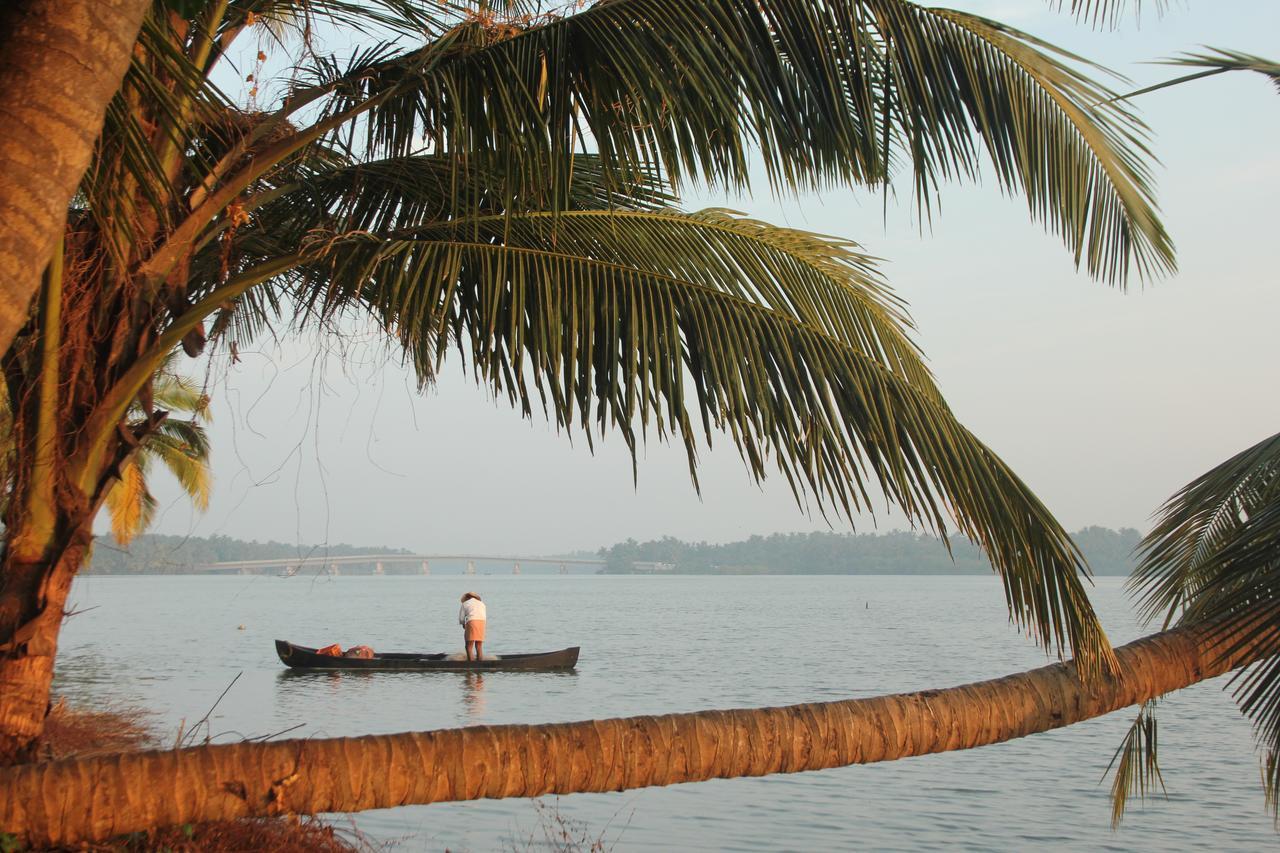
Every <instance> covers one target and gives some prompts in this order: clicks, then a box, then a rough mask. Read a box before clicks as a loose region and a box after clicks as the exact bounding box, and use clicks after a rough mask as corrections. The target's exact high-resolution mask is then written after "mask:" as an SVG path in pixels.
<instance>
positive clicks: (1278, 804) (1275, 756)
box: [1262, 749, 1280, 820]
mask: <svg viewBox="0 0 1280 853" xmlns="http://www.w3.org/2000/svg"><path fill="white" fill-rule="evenodd" d="M1262 788H1263V791H1264V792H1265V793H1266V802H1267V808H1268V809H1270V810H1271V819H1272V820H1280V751H1277V750H1275V749H1268V750H1266V752H1265V754H1264V755H1263V758H1262Z"/></svg>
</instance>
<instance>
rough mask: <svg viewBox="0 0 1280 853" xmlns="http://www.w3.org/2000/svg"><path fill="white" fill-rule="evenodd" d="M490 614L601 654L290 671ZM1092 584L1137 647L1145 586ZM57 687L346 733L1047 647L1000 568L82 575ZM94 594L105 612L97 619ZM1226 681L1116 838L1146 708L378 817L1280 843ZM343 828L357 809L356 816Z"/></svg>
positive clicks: (397, 645) (162, 721)
mask: <svg viewBox="0 0 1280 853" xmlns="http://www.w3.org/2000/svg"><path fill="white" fill-rule="evenodd" d="M468 589H474V590H476V591H477V592H479V593H480V594H481V595H482V596H483V597H484V600H485V603H486V604H487V606H488V609H489V638H488V641H487V643H486V650H487V651H491V652H493V653H497V654H501V653H502V652H504V651H508V652H519V651H544V650H550V649H558V648H562V647H564V646H569V645H581V646H582V658H581V660H580V661H579V664H578V669H577V670H576V672H574V673H565V674H557V673H492V674H489V675H485V676H483V677H476V676H474V675H471V676H468V675H465V674H459V673H365V674H350V673H345V674H336V675H335V674H328V675H326V674H319V675H301V676H300V675H287V674H286V671H285V669H284V667H283V666H282V665H281V664H280V662H279V660H278V659H277V658H276V655H275V650H274V648H273V646H272V640H274V639H275V638H277V637H279V638H283V639H290V640H293V641H295V642H298V643H302V644H304V645H312V646H321V645H327V644H329V643H334V642H336V643H341V644H342V645H343V646H344V647H345V646H350V645H355V644H357V643H364V644H368V645H371V646H373V647H374V648H375V649H380V650H384V651H422V650H441V651H454V650H458V651H460V650H461V641H462V633H461V629H459V628H458V627H457V625H456V621H455V620H456V618H457V611H458V599H459V596H460V595H461V594H462V592H464V591H465V590H468ZM1093 595H1094V599H1095V602H1096V606H1097V607H1098V609H1099V612H1100V613H1101V614H1102V618H1103V623H1104V625H1105V626H1106V627H1107V630H1108V631H1109V633H1110V636H1111V637H1112V639H1113V641H1115V642H1117V643H1119V642H1125V641H1128V640H1130V639H1133V638H1134V637H1137V636H1139V635H1141V634H1143V633H1148V632H1147V631H1144V630H1141V629H1140V628H1139V627H1138V626H1137V625H1136V624H1135V622H1134V618H1133V616H1132V608H1131V607H1130V605H1129V603H1128V600H1127V599H1126V597H1125V595H1124V593H1123V590H1122V579H1119V578H1103V579H1100V580H1099V581H1098V582H1097V585H1096V586H1095V587H1094V592H1093ZM71 603H72V606H73V607H75V608H79V609H81V610H84V612H82V613H80V614H79V615H76V616H75V617H73V618H72V619H71V620H70V621H69V622H68V623H67V625H66V628H65V630H64V632H63V640H62V646H61V651H60V654H59V659H58V672H57V678H56V684H55V689H56V690H57V691H59V692H61V693H62V694H64V695H66V696H68V697H70V698H71V699H73V700H76V701H78V702H81V703H84V704H91V705H102V704H109V703H116V704H132V705H137V706H142V707H145V708H148V709H151V710H152V711H153V712H154V715H155V722H156V723H157V725H158V727H159V729H160V730H161V731H164V732H169V733H171V734H172V735H176V733H177V731H178V728H179V726H180V725H181V724H183V721H185V724H186V725H187V726H190V725H191V724H192V723H193V722H194V721H196V720H199V719H200V718H201V717H203V716H204V715H205V714H206V712H207V711H209V709H210V707H211V706H212V705H213V704H214V702H215V701H216V700H217V699H218V696H219V694H220V693H221V692H222V691H223V690H224V689H225V688H226V687H227V685H228V684H230V683H231V682H232V680H233V679H235V678H236V677H237V675H238V676H239V678H238V680H236V681H235V684H234V686H233V687H231V689H230V690H229V691H228V692H227V694H226V696H225V697H224V698H223V699H222V701H221V703H220V704H218V706H217V709H216V710H215V711H214V713H213V714H212V716H211V732H210V733H211V734H212V735H214V737H215V740H219V741H227V740H236V739H239V738H240V737H242V736H261V735H269V734H272V733H274V732H279V731H282V730H284V729H288V728H289V727H291V726H296V725H299V724H303V728H301V729H299V730H297V731H296V732H295V733H294V734H292V735H291V736H310V737H326V736H343V735H359V734H369V733H378V732H398V731H409V730H422V729H434V728H450V727H454V726H466V725H477V724H490V723H539V722H551V721H565V720H578V719H587V718H593V717H612V716H628V715H635V714H660V713H667V712H673V711H695V710H704V709H708V708H732V707H759V706H766V705H782V704H790V703H797V702H806V701H821V700H829V699H837V698H847V697H860V696H874V695H878V694H882V693H891V692H899V691H910V690H920V689H925V688H937V687H948V686H952V685H956V684H961V683H965V682H968V681H973V680H977V679H981V678H988V677H993V676H998V675H1004V674H1007V673H1010V672H1015V671H1019V670H1023V669H1026V668H1029V667H1034V666H1040V665H1043V664H1044V663H1045V662H1046V658H1045V656H1044V654H1043V652H1041V651H1039V650H1038V649H1037V648H1036V647H1035V646H1034V645H1033V644H1032V643H1031V642H1030V641H1029V640H1028V639H1027V638H1026V637H1024V636H1022V635H1021V634H1020V633H1019V632H1018V631H1017V630H1016V629H1014V628H1013V627H1012V626H1010V625H1009V624H1008V621H1007V616H1006V611H1005V609H1004V603H1003V596H1002V594H1001V590H1000V586H999V583H998V581H996V580H995V579H994V578H986V577H876V576H840V577H831V576H822V577H817V576H811V577H776V576H775V577H651V576H645V577H640V576H563V577H562V576H532V575H521V576H497V575H494V576H479V577H463V576H458V575H454V576H446V575H435V576H430V577H394V576H388V577H332V578H331V577H328V576H324V577H307V576H303V575H298V576H295V577H292V578H277V577H92V576H90V577H83V578H80V579H78V580H77V581H76V585H75V587H74V589H73V591H72V595H71ZM87 608H92V609H87ZM1223 684H1224V681H1223V679H1218V680H1216V681H1214V682H1210V683H1207V684H1202V685H1199V686H1197V687H1194V688H1191V689H1189V690H1186V691H1183V692H1182V693H1179V694H1175V695H1174V696H1172V697H1170V698H1168V699H1166V700H1164V701H1163V702H1162V703H1161V705H1160V709H1159V717H1158V719H1159V723H1160V750H1161V752H1160V755H1161V759H1162V769H1163V771H1164V778H1165V782H1166V784H1167V785H1168V799H1167V800H1166V799H1164V798H1161V797H1159V796H1157V797H1156V798H1154V799H1148V800H1147V802H1146V803H1145V805H1143V804H1140V803H1133V804H1132V805H1131V807H1130V812H1129V814H1128V815H1127V817H1126V819H1125V822H1124V824H1123V825H1122V827H1121V828H1120V830H1118V831H1116V832H1112V831H1111V829H1110V801H1109V797H1108V793H1109V783H1110V780H1109V779H1108V780H1107V781H1106V782H1104V783H1102V784H1099V780H1100V779H1101V777H1102V775H1103V772H1104V770H1105V769H1106V767H1107V764H1108V762H1109V761H1110V760H1111V757H1112V754H1113V752H1114V751H1115V749H1116V747H1117V746H1118V745H1119V743H1120V739H1121V738H1122V736H1123V734H1124V732H1125V731H1126V729H1127V727H1128V725H1129V723H1130V722H1131V719H1132V716H1133V713H1132V712H1131V711H1129V710H1125V711H1121V712H1119V713H1116V714H1113V715H1111V716H1109V717H1105V718H1102V719H1100V720H1094V721H1090V722H1086V723H1083V724H1081V725H1077V726H1074V727H1071V728H1069V729H1064V730H1061V731H1057V732H1049V733H1046V734H1042V735H1035V736H1032V737H1029V738H1024V739H1022V740H1018V741H1013V742H1011V743H1006V744H1000V745H996V746H990V747H985V748H982V749H977V750H970V751H967V752H958V753H951V754H946V755H935V756H925V757H920V758H912V759H907V760H904V761H897V762H890V763H886V764H878V765H870V766H862V767H849V768H841V769H837V770H825V771H820V772H816V773H801V774H794V775H785V776H772V777H768V778H763V779H740V780H717V781H713V782H703V783H698V784H691V785H677V786H672V787H668V788H654V789H645V790H639V791H625V792H621V793H615V794H578V795H573V796H567V797H561V798H559V799H556V798H544V799H543V800H541V801H538V803H540V805H536V804H535V803H534V802H533V801H529V800H482V801H477V802H469V803H447V804H440V805H431V806H414V807H407V808H400V809H388V810H383V811H375V812H364V813H361V814H358V815H355V816H354V820H355V824H356V826H357V827H359V829H360V830H361V831H362V832H364V833H366V834H367V835H369V836H371V837H372V838H373V839H375V840H377V841H393V842H396V844H397V849H401V850H444V849H446V848H447V849H450V850H454V851H461V850H473V851H488V850H529V849H534V850H536V849H547V845H546V840H545V835H544V832H545V831H547V830H551V831H558V829H559V828H560V827H559V826H558V821H563V822H564V825H565V827H567V828H568V830H569V831H570V832H571V833H572V834H576V835H578V836H579V837H581V836H584V835H585V836H586V837H587V838H589V839H595V838H603V840H604V841H605V843H606V846H610V847H612V849H615V850H619V851H627V850H671V849H681V850H861V849H886V850H888V849H895V850H933V849H947V850H956V849H972V850H1026V849H1029V848H1041V849H1045V848H1050V849H1113V850H1192V849H1204V848H1209V847H1212V848H1215V849H1218V850H1257V849H1262V848H1274V847H1275V845H1276V843H1277V840H1278V838H1277V834H1276V832H1275V830H1274V828H1273V825H1272V822H1271V819H1270V818H1269V817H1268V816H1267V813H1266V811H1265V809H1264V806H1263V798H1262V790H1261V783H1260V775H1259V769H1258V757H1257V755H1256V754H1255V752H1254V749H1253V741H1252V734H1251V730H1250V726H1249V723H1248V721H1247V720H1245V719H1244V718H1243V717H1241V715H1240V714H1239V712H1238V711H1237V710H1236V707H1235V705H1234V703H1233V702H1232V700H1231V698H1230V696H1229V695H1227V694H1225V693H1224V692H1223V691H1222V686H1223ZM344 820H345V819H339V823H342V822H343V821H344Z"/></svg>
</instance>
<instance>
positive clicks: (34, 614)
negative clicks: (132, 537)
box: [0, 531, 89, 766]
mask: <svg viewBox="0 0 1280 853" xmlns="http://www.w3.org/2000/svg"><path fill="white" fill-rule="evenodd" d="M88 541H89V536H88V532H87V531H83V532H81V533H80V534H79V535H77V536H76V541H75V542H74V543H72V544H70V545H69V546H68V547H66V548H65V549H58V548H56V546H52V543H50V544H51V546H52V547H51V550H54V551H59V550H60V552H61V553H59V554H58V555H57V556H55V557H53V558H51V559H50V558H37V559H34V560H26V559H23V557H24V556H25V555H23V554H19V553H17V552H16V551H15V550H14V549H10V551H9V552H8V553H7V554H6V556H5V560H4V564H3V572H4V574H3V579H2V582H0V766H5V765H10V764H17V763H21V762H25V761H31V760H33V759H34V757H35V750H36V747H37V745H38V743H39V739H40V736H41V735H42V734H43V733H44V722H45V716H46V715H47V712H48V707H49V688H50V686H51V684H52V682H53V661H54V655H55V654H56V652H57V649H58V632H59V631H60V629H61V628H62V615H63V612H64V607H65V605H66V601H67V593H68V592H69V591H70V589H71V581H72V579H73V578H74V577H75V573H76V570H77V569H78V568H79V566H80V563H81V561H83V559H84V557H85V554H86V551H87V546H88Z"/></svg>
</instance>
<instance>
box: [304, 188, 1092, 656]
mask: <svg viewBox="0 0 1280 853" xmlns="http://www.w3.org/2000/svg"><path fill="white" fill-rule="evenodd" d="M305 271H306V274H307V280H306V282H305V284H304V286H303V288H302V290H300V291H299V293H298V298H299V299H300V300H301V302H302V304H303V305H304V306H306V307H307V308H308V309H309V310H310V311H311V312H312V314H313V316H318V317H326V318H327V317H331V316H333V315H335V314H337V313H339V312H341V311H342V310H344V309H349V308H351V307H352V306H354V305H363V306H365V308H366V309H367V310H370V311H372V313H373V314H374V316H375V317H376V318H377V319H378V321H379V322H380V323H381V324H382V325H383V326H384V327H386V328H388V329H390V330H393V332H394V333H395V334H396V335H398V337H399V339H400V341H401V343H402V345H403V346H404V347H405V349H406V350H407V351H408V352H409V353H410V354H411V356H412V358H413V360H414V364H415V366H416V367H417V369H418V371H419V375H420V377H421V378H422V380H423V381H424V382H429V381H431V380H432V378H433V377H434V376H435V375H436V373H437V371H438V369H439V366H440V363H441V361H442V359H443V358H444V357H445V355H446V354H447V352H448V350H449V349H450V348H451V347H456V348H457V349H458V350H459V351H460V352H462V354H463V355H464V358H469V359H470V361H471V366H472V369H473V371H474V372H475V374H476V377H477V379H478V380H479V381H480V382H482V383H483V384H487V385H489V386H490V387H491V388H492V389H493V390H494V392H495V393H496V394H500V395H502V394H505V395H506V396H507V397H508V398H509V399H510V400H511V402H512V403H513V404H514V405H516V406H519V407H520V408H521V409H522V410H523V411H524V412H525V413H526V414H530V413H531V412H532V411H533V409H534V407H535V406H539V405H540V406H541V407H542V408H543V409H544V411H546V412H547V413H548V415H549V416H551V417H554V419H555V421H556V423H557V424H558V425H559V426H560V427H562V428H564V429H566V430H568V431H572V430H573V429H574V428H575V427H580V428H581V429H582V430H583V431H584V432H585V434H586V435H587V437H588V440H590V439H591V437H592V432H593V423H592V422H593V421H594V425H595V429H596V431H598V432H599V433H600V434H603V433H604V432H605V430H606V429H609V428H613V429H616V430H618V431H619V432H621V434H622V436H623V438H624V440H625V441H626V443H627V444H628V446H629V447H631V448H632V450H633V452H634V450H635V448H636V446H637V443H638V442H639V441H640V440H643V439H644V438H645V437H646V436H647V435H648V431H649V430H650V429H653V430H655V431H656V433H657V436H658V437H659V438H660V439H664V438H668V437H671V438H675V439H677V440H680V441H682V442H683V444H684V446H685V449H686V452H687V454H688V458H689V465H690V471H691V473H692V472H693V469H694V465H695V462H696V457H697V452H698V433H699V432H700V433H701V434H702V436H703V438H704V440H705V441H706V442H707V443H708V445H709V444H710V443H711V441H712V437H713V432H725V433H728V434H729V436H730V437H731V438H732V440H733V441H734V443H735V444H736V446H737V448H738V450H739V452H740V454H741V455H742V457H743V459H744V461H746V463H747V465H748V467H749V469H750V470H751V472H752V473H753V475H754V476H755V477H757V478H762V477H764V476H765V474H766V472H767V470H768V469H770V468H775V469H777V470H778V471H780V472H781V473H782V475H783V476H784V477H785V478H786V479H787V481H788V483H789V484H790V485H791V488H792V489H793V491H794V492H795V494H796V497H797V500H798V501H800V502H801V503H802V505H803V504H806V503H807V502H808V501H810V500H813V501H815V502H816V503H817V505H818V506H819V507H822V506H825V505H827V504H832V505H834V506H835V507H836V508H837V509H838V510H839V511H841V512H842V513H844V514H846V515H848V516H849V517H852V516H853V515H855V514H856V513H858V512H860V511H874V507H875V504H876V500H875V499H873V498H872V497H871V492H872V490H876V491H879V492H881V493H882V494H883V495H885V496H886V497H887V498H888V500H890V501H891V502H893V503H895V504H897V505H898V506H899V507H901V508H902V509H903V510H904V511H905V512H906V513H907V515H908V516H910V517H911V518H913V519H914V520H915V521H916V522H918V523H920V524H922V525H924V526H925V527H928V528H930V529H932V530H935V531H937V532H939V533H945V531H946V530H947V529H948V527H949V524H950V523H954V524H955V525H957V527H958V528H959V530H960V531H961V532H963V533H964V534H965V535H967V536H969V537H970V538H972V539H974V540H975V541H977V542H978V543H979V544H980V545H981V546H982V547H983V548H984V549H985V550H986V552H987V553H988V554H989V555H990V556H991V559H992V562H993V564H994V565H995V566H996V567H997V570H998V571H999V572H1000V574H1001V577H1002V579H1003V581H1004V587H1005V593H1006V597H1007V601H1008V604H1009V608H1010V612H1011V615H1012V617H1013V618H1014V619H1015V620H1016V621H1017V622H1018V624H1020V625H1024V626H1026V627H1028V628H1029V629H1030V630H1031V631H1033V632H1034V633H1035V634H1036V635H1037V636H1038V637H1039V638H1040V639H1041V641H1042V642H1043V643H1044V644H1045V645H1046V646H1049V647H1053V646H1056V647H1057V648H1058V649H1060V650H1062V649H1065V647H1066V646H1067V645H1068V644H1069V645H1070V646H1071V648H1073V649H1074V650H1075V651H1076V654H1077V657H1078V660H1079V661H1080V662H1081V666H1082V667H1083V668H1085V669H1086V670H1090V671H1095V672H1096V671H1097V668H1098V667H1099V666H1101V665H1103V663H1104V662H1106V661H1108V660H1109V647H1108V646H1107V644H1106V640H1105V636H1104V635H1103V633H1102V630H1101V628H1100V627H1099V626H1098V624H1097V621H1096V618H1095V616H1094V613H1093V611H1092V608H1091V605H1090V604H1089V601H1088V598H1087V596H1086V595H1085V594H1084V591H1083V588H1082V586H1081V581H1080V577H1079V573H1080V572H1081V571H1082V570H1083V568H1084V567H1083V564H1082V561H1081V559H1080V557H1079V554H1078V553H1077V551H1076V550H1075V548H1074V546H1073V545H1072V544H1071V542H1070V539H1069V538H1068V537H1067V535H1066V534H1065V532H1063V531H1062V530H1061V528H1060V527H1059V526H1058V525H1057V523H1056V522H1055V521H1054V520H1053V518H1052V516H1051V515H1050V514H1049V512H1048V511H1047V510H1046V509H1045V508H1044V506H1043V505H1042V504H1040V502H1039V501H1038V500H1037V499H1036V498H1035V497H1034V495H1032V493H1031V492H1030V490H1029V489H1027V487H1026V486H1025V485H1024V484H1023V483H1022V482H1021V481H1020V480H1018V479H1017V478H1016V476H1014V475H1013V473H1012V472H1011V471H1010V470H1009V469H1008V468H1007V467H1006V466H1005V465H1004V463H1003V462H1001V461H1000V460H999V458H998V457H996V456H995V454H993V453H992V452H991V451H990V450H989V449H988V448H987V447H986V446H984V445H983V444H982V443H981V442H979V441H978V440H977V439H976V438H975V437H974V436H973V435H972V434H970V433H969V432H968V431H967V430H965V429H964V427H963V426H961V425H960V424H959V423H958V422H957V421H956V420H955V417H954V415H953V414H952V413H951V411H950V410H949V409H948V408H947V406H946V404H945V403H944V402H943V401H942V399H941V396H940V395H939V393H938V391H937V389H936V387H935V386H934V384H933V382H932V379H931V378H930V376H929V373H928V370H927V368H926V367H925V366H924V364H923V362H922V360H921V358H920V356H919V353H918V351H917V350H916V348H915V346H914V344H913V343H912V342H911V341H910V340H909V339H908V337H907V334H906V331H905V322H906V321H905V316H904V315H903V314H902V313H901V311H900V306H899V305H898V303H897V302H896V301H895V300H894V299H893V298H892V296H891V295H890V294H888V292H887V290H886V289H885V287H884V285H883V282H882V281H880V279H879V277H878V275H876V274H875V272H874V269H873V267H872V266H871V262H870V259H869V258H867V257H866V256H864V255H862V254H860V253H859V252H858V251H857V250H856V248H855V247H853V246H852V245H851V244H847V243H843V242H841V241H837V240H832V239H829V238H820V237H816V236H814V235H809V234H804V233H803V232H796V231H790V230H787V229H776V228H772V227H770V226H766V225H763V224H761V223H757V222H752V221H749V220H742V219H738V218H735V217H733V216H730V215H728V214H726V213H724V212H722V211H708V212H703V213H701V214H679V213H676V212H663V213H653V212H632V213H617V212H615V213H608V212H592V211H581V212H565V213H562V214H560V215H558V216H557V215H554V214H550V213H543V214H511V215H505V216H493V217H477V218H476V219H474V220H473V221H470V222H467V221H453V222H449V223H446V224H442V225H440V226H436V227H434V228H419V229H416V230H415V231H413V232H412V233H411V234H405V235H398V236H393V237H392V238H389V239H387V238H383V237H380V236H367V235H354V236H349V237H345V238H341V239H338V240H336V241H335V242H332V243H329V244H326V249H325V251H324V253H323V254H322V256H321V257H318V258H316V259H315V260H313V261H312V262H311V263H310V264H309V265H308V266H307V267H306V268H305ZM694 417H697V418H699V419H700V422H701V429H697V428H695V426H694V421H693V418H694ZM695 482H696V479H695Z"/></svg>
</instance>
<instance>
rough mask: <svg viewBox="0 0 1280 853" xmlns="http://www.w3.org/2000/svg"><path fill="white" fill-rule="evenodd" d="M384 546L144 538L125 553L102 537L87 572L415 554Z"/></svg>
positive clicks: (185, 570) (186, 570)
mask: <svg viewBox="0 0 1280 853" xmlns="http://www.w3.org/2000/svg"><path fill="white" fill-rule="evenodd" d="M412 553H413V552H412V551H406V550H405V549H404V548H388V547H386V546H385V545H346V544H342V545H315V546H305V545H303V546H299V545H289V544H286V543H284V542H256V541H255V542H245V541H243V540H241V539H232V538H231V537H230V536H210V537H208V538H205V537H201V536H161V535H155V534H145V535H143V536H139V537H138V538H137V539H134V540H133V542H132V543H130V545H129V547H128V548H127V549H122V548H121V547H120V546H119V545H117V544H116V542H115V540H114V539H111V538H110V537H107V536H103V537H100V538H99V539H98V540H97V542H96V543H95V544H94V548H93V559H92V561H91V562H90V564H89V568H88V569H86V571H88V572H92V573H93V574H100V575H149V574H177V575H180V574H191V573H193V572H194V570H195V567H196V566H201V565H208V564H209V563H220V562H224V561H226V560H273V559H276V558H279V557H308V556H310V557H324V556H331V557H346V556H354V555H357V554H412Z"/></svg>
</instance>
